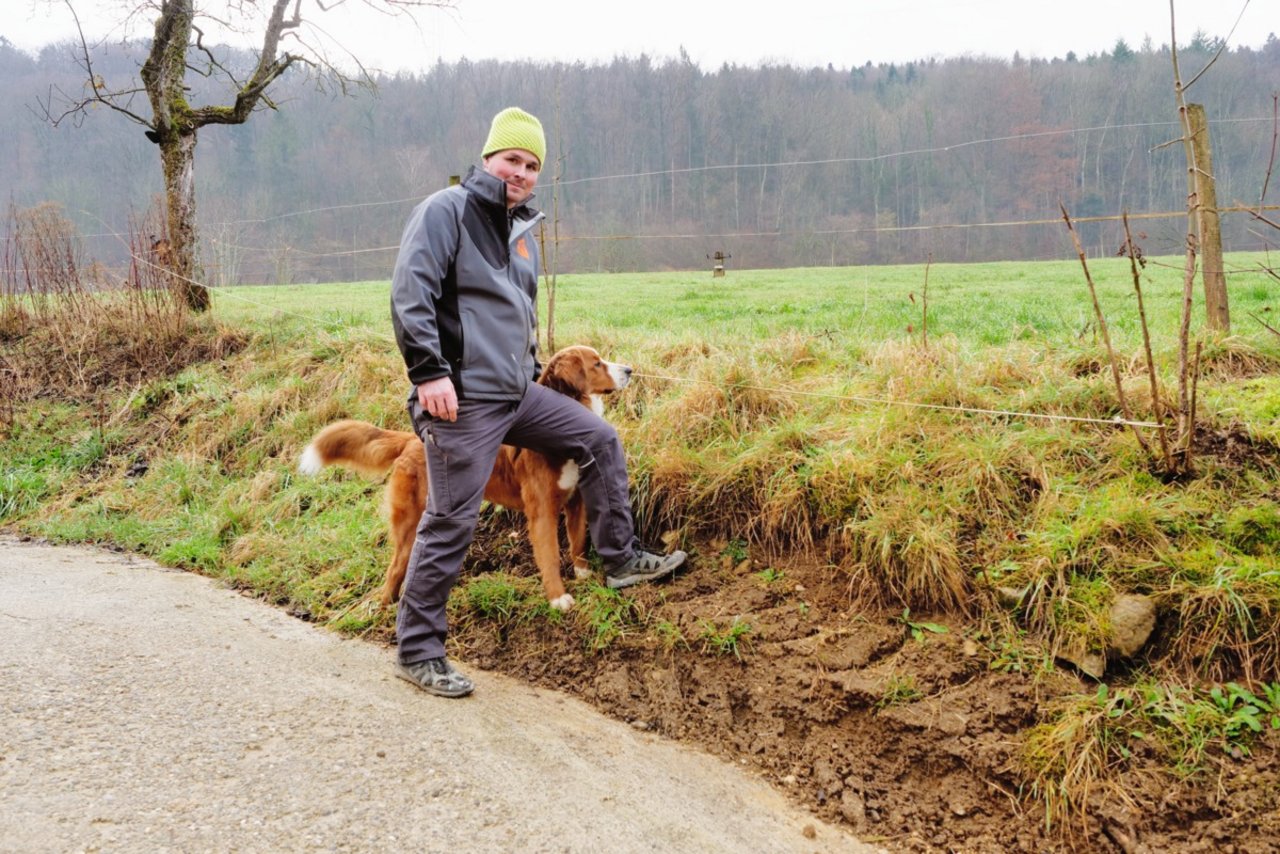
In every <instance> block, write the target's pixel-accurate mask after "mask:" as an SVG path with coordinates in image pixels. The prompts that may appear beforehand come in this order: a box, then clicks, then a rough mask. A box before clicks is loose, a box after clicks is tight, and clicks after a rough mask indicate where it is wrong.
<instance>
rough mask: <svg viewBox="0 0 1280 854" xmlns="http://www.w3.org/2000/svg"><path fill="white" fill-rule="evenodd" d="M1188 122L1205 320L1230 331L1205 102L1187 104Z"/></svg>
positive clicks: (1216, 196)
mask: <svg viewBox="0 0 1280 854" xmlns="http://www.w3.org/2000/svg"><path fill="white" fill-rule="evenodd" d="M1187 124H1188V125H1189V128H1190V131H1191V147H1192V150H1193V151H1194V152H1195V162H1194V164H1192V165H1191V166H1190V168H1191V169H1193V173H1194V174H1193V178H1194V182H1195V183H1194V186H1195V190H1196V201H1197V205H1196V224H1197V226H1198V230H1199V232H1200V277H1201V279H1202V280H1203V282H1204V312H1205V321H1206V322H1207V323H1208V325H1209V328H1210V329H1217V330H1219V331H1221V332H1230V331H1231V311H1230V308H1229V306H1228V305H1227V280H1226V276H1225V275H1224V274H1223V271H1222V227H1221V224H1220V223H1219V220H1218V191H1217V189H1216V187H1215V184H1214V178H1213V154H1212V151H1211V148H1210V145H1209V123H1208V122H1207V121H1205V117H1204V106H1203V105H1202V104H1187Z"/></svg>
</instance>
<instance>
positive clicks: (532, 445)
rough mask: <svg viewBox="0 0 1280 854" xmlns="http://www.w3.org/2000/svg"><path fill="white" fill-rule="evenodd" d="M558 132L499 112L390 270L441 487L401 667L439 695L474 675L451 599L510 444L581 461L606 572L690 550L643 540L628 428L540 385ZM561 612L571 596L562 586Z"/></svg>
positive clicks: (637, 570) (665, 568)
mask: <svg viewBox="0 0 1280 854" xmlns="http://www.w3.org/2000/svg"><path fill="white" fill-rule="evenodd" d="M546 152H547V141H546V137H545V135H544V134H543V131H542V123H541V122H539V121H538V120H537V119H536V118H535V117H533V116H531V115H530V114H529V113H527V112H525V111H524V110H522V109H520V108H519V107H509V108H507V109H505V110H503V111H502V112H500V113H498V114H497V115H496V116H494V117H493V122H492V124H491V126H490V128H489V136H488V138H487V139H486V140H485V143H484V148H483V149H482V150H481V152H480V154H481V158H482V164H483V165H482V168H480V169H476V168H475V167H472V168H471V170H470V171H469V172H468V173H467V175H466V177H465V178H464V179H463V180H462V182H461V183H460V184H458V185H457V186H454V187H448V188H446V189H444V190H440V191H438V192H436V193H433V194H432V195H430V196H429V197H427V199H426V200H425V201H423V202H422V203H421V204H419V205H418V206H417V207H416V208H414V210H413V213H412V214H410V216H409V221H408V223H407V224H406V225H405V230H404V234H403V236H402V237H401V239H400V254H399V256H398V257H397V258H396V266H395V272H394V273H393V275H392V279H391V320H392V325H393V326H394V328H395V333H396V343H397V344H398V345H399V347H400V353H401V355H402V356H403V357H404V363H405V368H406V371H407V373H408V376H409V382H410V383H412V386H413V387H412V389H411V390H410V392H409V401H408V409H409V417H410V418H411V419H412V420H413V428H414V430H415V431H416V432H417V434H418V436H419V437H421V439H422V441H423V443H424V446H425V449H426V458H427V472H428V481H429V483H430V488H429V490H428V495H427V508H426V512H424V513H423V514H422V521H421V522H420V523H419V525H418V534H417V538H416V539H415V540H414V545H413V551H412V552H411V554H410V556H409V567H408V572H407V573H406V577H405V582H404V593H403V595H402V596H401V599H400V608H399V611H398V613H397V615H396V644H397V647H398V650H397V662H396V674H397V675H398V676H400V677H401V678H402V679H406V680H408V681H409V682H412V683H413V684H414V685H417V686H418V687H419V688H422V689H423V690H424V691H427V692H429V693H432V694H437V695H439V696H443V697H462V696H465V695H467V694H470V693H471V690H472V687H473V686H472V683H471V680H470V679H468V678H467V677H466V676H464V675H463V674H462V673H460V672H459V671H458V670H456V669H455V668H454V667H453V665H452V664H451V663H450V662H449V661H448V660H447V658H446V657H445V637H446V635H447V633H448V624H447V621H446V619H445V604H446V602H447V601H448V598H449V591H450V590H451V589H452V588H453V585H454V583H455V582H456V581H457V579H458V572H459V570H460V569H461V567H462V560H463V557H464V556H465V554H466V551H467V547H468V546H469V545H470V544H471V540H472V538H473V537H474V535H475V527H476V522H477V520H478V519H479V514H480V503H481V500H482V498H483V496H484V488H485V484H486V483H487V482H488V480H489V475H490V474H491V473H492V471H493V464H494V460H495V459H496V458H497V455H498V449H499V446H500V445H503V444H507V445H514V446H516V447H518V448H528V449H531V450H535V451H539V452H541V453H543V454H546V455H547V456H550V457H558V458H560V459H569V460H572V461H574V462H575V463H577V465H578V472H579V476H578V490H579V492H580V494H581V495H582V499H583V504H584V506H585V507H586V511H587V520H588V523H589V525H590V531H591V542H592V544H593V545H594V546H595V550H596V553H597V554H599V555H600V558H601V559H602V560H603V562H604V565H605V583H606V584H607V585H608V586H609V587H611V588H620V587H627V586H630V585H632V584H637V583H640V582H644V581H653V580H655V579H659V578H663V577H665V576H668V575H670V574H671V573H672V572H674V571H675V570H676V569H677V568H678V567H679V566H680V565H681V564H683V563H684V561H685V554H684V552H680V551H677V552H672V553H671V554H668V555H658V554H654V553H652V552H648V551H645V550H644V549H642V548H641V547H640V544H639V541H638V540H637V539H636V536H635V524H634V522H633V520H632V516H631V502H630V497H629V488H628V481H627V467H626V457H625V454H624V452H623V449H622V443H621V442H619V441H618V434H617V432H616V431H615V430H614V429H613V427H612V426H611V425H610V424H609V423H608V422H607V421H605V420H604V419H602V418H601V417H599V416H598V415H596V414H595V413H594V412H592V411H591V410H590V409H588V408H587V407H585V406H582V405H581V404H580V403H578V402H577V401H576V400H572V399H570V398H569V397H567V396H565V395H563V394H559V393H558V392H555V391H552V390H550V389H549V388H547V387H546V386H542V385H538V384H537V383H536V382H534V380H535V378H536V377H537V376H538V372H539V371H540V366H539V363H538V360H537V349H538V335H537V305H538V272H539V264H538V241H537V240H536V239H535V237H534V233H533V229H534V228H535V227H536V226H537V224H538V223H539V222H540V221H541V220H542V218H543V215H542V214H541V213H538V212H537V211H535V210H533V209H532V208H530V207H529V202H530V201H531V200H532V199H533V188H534V187H535V186H536V185H537V183H538V175H539V173H540V172H541V169H542V161H543V158H544V157H545V155H546ZM550 604H551V606H552V607H553V608H558V609H561V610H566V609H568V608H571V607H573V604H574V603H573V597H572V596H569V595H568V594H565V595H564V596H562V597H561V598H560V599H558V600H556V601H554V602H552V603H550Z"/></svg>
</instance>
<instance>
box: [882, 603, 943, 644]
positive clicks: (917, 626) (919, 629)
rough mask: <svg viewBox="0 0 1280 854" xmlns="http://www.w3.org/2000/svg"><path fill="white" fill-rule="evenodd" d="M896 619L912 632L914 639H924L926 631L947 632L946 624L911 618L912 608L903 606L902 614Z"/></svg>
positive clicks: (937, 633)
mask: <svg viewBox="0 0 1280 854" xmlns="http://www.w3.org/2000/svg"><path fill="white" fill-rule="evenodd" d="M894 619H896V620H897V621H898V622H899V623H902V625H903V626H905V627H906V629H907V631H908V632H909V633H910V634H911V639H912V640H914V641H923V640H924V637H925V632H932V633H933V634H936V635H941V634H946V632H947V627H946V626H942V625H939V624H937V623H927V622H924V621H922V620H913V619H911V609H910V608H903V609H902V614H901V615H900V616H898V617H895V618H894Z"/></svg>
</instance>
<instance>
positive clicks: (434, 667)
mask: <svg viewBox="0 0 1280 854" xmlns="http://www.w3.org/2000/svg"><path fill="white" fill-rule="evenodd" d="M396 675H397V676H399V677H400V678H401V679H403V680H405V681H406V682H412V683H413V684H414V685H417V686H418V687H419V688H421V689H422V690H423V691H426V692H427V693H428V694H435V695H436V696H438V697H465V696H467V695H468V694H470V693H471V692H472V691H473V690H475V687H476V686H475V685H473V684H471V680H470V679H468V678H467V677H466V676H464V675H463V674H462V673H461V672H459V671H457V670H455V669H454V667H453V665H452V664H450V663H449V661H448V660H447V659H445V658H443V657H441V658H428V659H427V660H426V661H415V662H414V663H413V664H404V663H402V662H399V661H397V662H396Z"/></svg>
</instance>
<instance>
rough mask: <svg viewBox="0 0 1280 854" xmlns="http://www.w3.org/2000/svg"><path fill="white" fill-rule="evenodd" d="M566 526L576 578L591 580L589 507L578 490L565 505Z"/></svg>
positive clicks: (570, 557) (570, 556)
mask: <svg viewBox="0 0 1280 854" xmlns="http://www.w3.org/2000/svg"><path fill="white" fill-rule="evenodd" d="M564 526H565V529H566V531H567V533H568V534H569V559H570V560H572V561H573V576H574V578H590V577H591V564H589V563H587V507H586V505H585V504H583V502H582V494H581V493H579V492H578V491H577V490H575V491H574V492H573V494H572V495H570V496H569V500H568V501H566V502H565V505H564Z"/></svg>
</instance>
